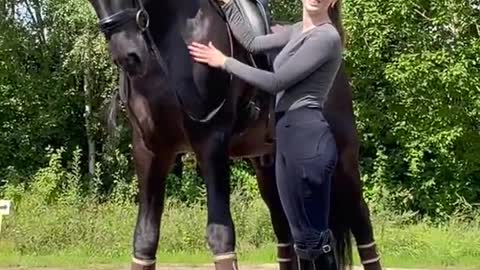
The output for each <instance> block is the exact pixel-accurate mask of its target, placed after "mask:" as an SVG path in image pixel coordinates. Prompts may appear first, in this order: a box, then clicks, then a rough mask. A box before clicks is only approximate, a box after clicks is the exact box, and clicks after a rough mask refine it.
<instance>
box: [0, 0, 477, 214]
mask: <svg viewBox="0 0 480 270" xmlns="http://www.w3.org/2000/svg"><path fill="white" fill-rule="evenodd" d="M271 5H272V12H273V16H274V17H275V18H276V19H281V20H289V21H295V20H299V19H300V16H301V10H300V2H299V1H287V0H272V1H271ZM479 5H480V4H479V2H478V1H473V0H461V1H450V0H428V1H427V0H392V1H382V0H361V1H360V0H345V1H343V16H344V26H345V31H346V33H347V45H346V50H345V60H346V63H347V66H348V72H349V75H350V76H351V79H352V85H353V91H354V107H355V114H356V115H357V125H358V129H359V132H360V134H361V139H362V146H361V170H362V179H363V181H364V187H365V196H366V197H367V200H368V202H369V204H370V206H371V208H372V210H374V211H377V210H389V211H396V212H404V211H413V212H414V213H417V214H418V216H422V217H429V218H433V219H439V220H443V219H447V218H448V217H449V216H450V215H453V214H456V213H459V212H461V213H467V214H468V213H472V212H474V211H476V210H477V209H478V205H479V202H480V196H479V195H480V181H479V180H480V164H479V163H480V125H479V122H478V119H479V109H480V76H479V75H480V72H479V65H480V59H479V55H480V39H479V35H480V27H479V20H480V14H479ZM0 15H1V16H0V33H1V34H0V153H2V155H1V156H0V192H2V193H1V194H2V197H7V198H10V197H11V196H14V199H15V198H21V197H22V194H25V192H26V190H31V189H35V187H36V184H35V182H36V181H37V180H38V179H39V178H41V179H43V178H44V177H47V178H48V173H49V172H51V170H58V171H62V170H67V171H68V170H73V168H74V164H77V165H76V166H77V167H75V170H74V171H75V175H77V176H78V177H77V178H75V177H74V178H75V179H77V180H76V181H77V182H75V184H74V185H75V186H78V187H79V189H78V191H76V192H78V193H75V195H74V197H73V198H75V199H78V200H81V199H82V198H85V197H89V196H90V197H95V198H96V199H97V200H98V201H106V200H111V199H112V198H116V196H120V195H118V194H123V195H122V196H126V199H129V200H132V201H133V200H134V198H135V194H136V189H135V177H134V173H133V167H132V163H131V156H130V152H129V151H130V146H129V130H128V125H127V124H126V122H125V119H123V122H122V123H123V125H121V126H120V132H121V135H120V136H119V138H115V140H113V141H112V140H111V139H109V137H108V136H107V129H106V124H105V119H106V107H107V106H108V102H109V98H110V96H111V94H112V90H113V89H114V87H115V85H116V80H117V77H116V76H117V74H116V70H115V69H114V68H113V66H112V64H111V60H110V58H109V54H108V51H107V49H106V46H105V40H104V38H103V36H102V35H101V34H100V33H99V31H98V30H97V28H96V17H95V15H94V13H93V11H92V10H91V8H90V5H89V3H88V2H87V1H75V0H2V2H0ZM86 108H87V109H86ZM114 143H115V145H117V144H116V143H118V147H112V145H114ZM55 155H58V156H56V157H58V158H57V159H55V160H56V161H55V162H57V163H54V164H52V163H51V162H52V161H51V159H52V156H55ZM183 159H184V160H183V161H184V162H183V166H184V168H183V171H180V172H177V174H171V175H170V177H169V181H168V194H167V195H168V196H169V198H173V199H178V200H180V201H183V202H198V201H202V200H204V198H205V196H204V188H203V183H202V180H201V179H200V177H199V176H198V174H197V170H196V164H195V160H194V158H193V157H192V156H190V155H187V156H184V157H183ZM75 160H77V161H78V162H76V161H75ZM92 161H93V163H92ZM234 165H235V166H234V168H233V170H232V174H233V176H234V177H233V181H232V185H234V186H235V188H237V189H239V190H242V192H243V194H246V195H245V196H249V197H255V196H257V195H258V194H257V190H256V187H255V181H254V179H253V177H252V173H253V170H252V168H251V167H250V166H249V164H248V163H247V162H245V161H236V162H234ZM46 168H47V171H45V170H46ZM58 171H55V172H58ZM55 175H57V174H55ZM60 175H61V177H60V178H58V179H57V178H55V177H54V178H55V179H56V180H55V179H53V180H51V182H48V181H47V182H48V183H50V184H45V185H46V186H45V187H42V188H48V189H51V190H50V191H49V192H52V193H51V196H48V197H49V199H50V200H54V197H55V194H56V193H55V192H54V191H56V192H57V193H58V192H63V188H66V186H68V185H67V184H66V183H67V182H68V180H67V179H68V177H67V176H68V174H66V173H61V174H60ZM57 176H58V175H57ZM70 178H71V177H70ZM179 178H181V179H182V180H181V181H180V180H179ZM49 181H50V180H49ZM12 190H16V192H12ZM42 192H43V191H42ZM49 194H50V193H49ZM72 196H73V195H72ZM19 200H20V199H19Z"/></svg>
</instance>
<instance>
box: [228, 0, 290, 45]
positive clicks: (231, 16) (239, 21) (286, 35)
mask: <svg viewBox="0 0 480 270" xmlns="http://www.w3.org/2000/svg"><path fill="white" fill-rule="evenodd" d="M222 9H223V10H224V12H225V15H226V17H227V21H228V23H229V25H230V27H231V28H232V33H233V35H234V36H235V38H236V39H237V40H238V42H240V44H242V46H243V47H245V49H246V50H247V51H249V52H251V53H259V52H265V51H268V50H272V49H278V48H282V47H284V46H285V44H287V42H288V40H289V39H290V35H291V32H292V28H293V27H292V26H291V25H288V26H285V27H284V29H283V31H280V32H278V33H273V34H267V35H262V36H255V35H254V34H253V33H252V31H251V29H250V27H249V23H248V22H246V21H245V19H244V18H243V15H242V13H241V11H240V10H239V8H238V6H237V5H236V4H235V1H234V0H230V1H229V2H228V3H227V4H225V6H223V7H222Z"/></svg>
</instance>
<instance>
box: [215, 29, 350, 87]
mask: <svg viewBox="0 0 480 270" xmlns="http://www.w3.org/2000/svg"><path fill="white" fill-rule="evenodd" d="M337 55H340V56H341V42H340V38H339V36H338V34H336V33H334V32H331V31H318V32H316V33H313V35H312V36H311V37H310V38H308V39H307V40H306V41H305V43H304V44H303V45H302V46H301V47H300V48H299V49H298V51H297V52H295V54H294V55H293V56H292V57H291V58H290V59H288V60H287V61H286V62H285V63H283V64H282V67H281V68H279V69H278V70H276V71H275V72H269V71H265V70H261V69H256V68H253V67H251V66H249V65H246V64H244V63H242V62H239V61H238V60H236V59H234V58H231V57H228V58H227V59H226V61H225V64H224V68H225V70H227V71H228V72H230V73H232V74H234V75H236V76H237V77H239V78H240V79H242V80H244V81H246V82H248V83H250V84H252V85H254V86H256V87H258V88H260V89H262V90H264V91H266V92H269V93H271V94H276V93H278V92H280V91H282V90H285V89H287V88H289V87H291V86H292V85H294V84H296V83H298V82H299V81H301V80H303V79H305V78H306V77H307V76H309V75H310V74H311V73H312V72H314V71H315V70H316V69H317V68H319V67H320V66H321V65H322V64H324V63H325V62H327V61H328V60H330V59H331V58H332V57H337Z"/></svg>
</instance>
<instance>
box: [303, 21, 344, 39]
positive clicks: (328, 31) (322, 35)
mask: <svg viewBox="0 0 480 270" xmlns="http://www.w3.org/2000/svg"><path fill="white" fill-rule="evenodd" d="M310 36H311V37H314V38H318V39H322V40H325V41H328V42H332V43H334V44H341V42H342V38H341V36H340V33H339V32H338V30H337V28H336V27H335V26H334V25H333V24H330V23H326V24H322V25H319V26H316V27H315V29H313V31H312V32H311V33H310Z"/></svg>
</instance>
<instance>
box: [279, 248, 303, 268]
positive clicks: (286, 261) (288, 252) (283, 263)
mask: <svg viewBox="0 0 480 270" xmlns="http://www.w3.org/2000/svg"><path fill="white" fill-rule="evenodd" d="M277 261H278V266H279V270H297V269H298V267H297V256H295V251H294V250H293V246H292V245H291V244H281V243H279V244H277Z"/></svg>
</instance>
